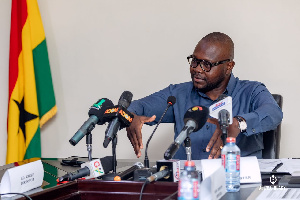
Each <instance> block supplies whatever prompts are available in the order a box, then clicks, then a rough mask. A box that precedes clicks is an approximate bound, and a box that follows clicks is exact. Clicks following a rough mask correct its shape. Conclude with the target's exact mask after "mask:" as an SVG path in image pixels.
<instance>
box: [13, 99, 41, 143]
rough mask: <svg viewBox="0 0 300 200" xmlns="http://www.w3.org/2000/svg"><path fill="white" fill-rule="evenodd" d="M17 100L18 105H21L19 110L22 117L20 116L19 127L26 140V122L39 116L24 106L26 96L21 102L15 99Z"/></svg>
mask: <svg viewBox="0 0 300 200" xmlns="http://www.w3.org/2000/svg"><path fill="white" fill-rule="evenodd" d="M14 101H15V102H16V104H17V105H18V107H19V111H20V118H19V127H20V128H21V130H22V132H23V135H24V140H25V142H26V130H25V123H26V122H28V121H30V120H33V119H35V118H37V117H38V116H37V115H34V114H32V113H29V112H27V111H26V110H25V107H24V97H23V99H22V101H21V103H19V102H18V101H16V100H14Z"/></svg>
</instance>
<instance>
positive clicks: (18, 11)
mask: <svg viewBox="0 0 300 200" xmlns="http://www.w3.org/2000/svg"><path fill="white" fill-rule="evenodd" d="M27 15H28V14H27V4H26V0H12V5H11V31H10V51H9V54H10V55H9V99H10V97H11V93H12V91H13V89H14V87H15V84H16V82H17V78H18V58H19V55H20V53H21V51H22V29H23V26H24V24H25V22H26V19H27Z"/></svg>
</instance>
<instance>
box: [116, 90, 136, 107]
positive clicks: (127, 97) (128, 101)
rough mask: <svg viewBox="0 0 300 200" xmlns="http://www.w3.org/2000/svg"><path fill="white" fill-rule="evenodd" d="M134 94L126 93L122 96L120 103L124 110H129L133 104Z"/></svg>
mask: <svg viewBox="0 0 300 200" xmlns="http://www.w3.org/2000/svg"><path fill="white" fill-rule="evenodd" d="M132 97H133V94H132V93H131V92H129V91H124V92H123V93H122V95H121V96H120V99H119V101H118V105H119V106H123V107H124V108H128V106H129V105H130V104H131V100H132Z"/></svg>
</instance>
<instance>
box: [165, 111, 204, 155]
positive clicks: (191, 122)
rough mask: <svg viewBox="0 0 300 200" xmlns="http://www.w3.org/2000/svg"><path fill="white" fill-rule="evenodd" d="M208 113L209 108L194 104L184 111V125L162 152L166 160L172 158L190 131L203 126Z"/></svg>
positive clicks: (195, 130)
mask: <svg viewBox="0 0 300 200" xmlns="http://www.w3.org/2000/svg"><path fill="white" fill-rule="evenodd" d="M208 114H209V110H208V108H206V107H205V106H194V107H191V108H190V109H188V110H187V111H186V113H185V114H184V119H183V121H184V124H185V125H184V127H183V129H182V130H181V132H180V134H179V135H178V136H177V138H176V139H175V141H174V142H173V143H172V144H171V145H170V146H169V148H168V149H167V150H166V152H165V154H164V158H165V159H166V160H169V159H171V158H173V156H174V155H175V153H176V152H177V151H178V149H179V147H180V145H181V144H182V142H183V141H184V140H185V138H186V137H187V136H189V135H190V134H191V133H192V132H197V131H198V130H200V129H201V128H202V127H203V126H204V124H205V123H206V121H207V118H208Z"/></svg>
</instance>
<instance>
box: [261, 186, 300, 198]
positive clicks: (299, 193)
mask: <svg viewBox="0 0 300 200" xmlns="http://www.w3.org/2000/svg"><path fill="white" fill-rule="evenodd" d="M271 199H272V200H280V199H284V200H290V199H291V200H292V199H300V188H282V189H276V190H274V189H273V190H262V191H261V193H260V194H259V195H258V197H257V198H256V200H271Z"/></svg>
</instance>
